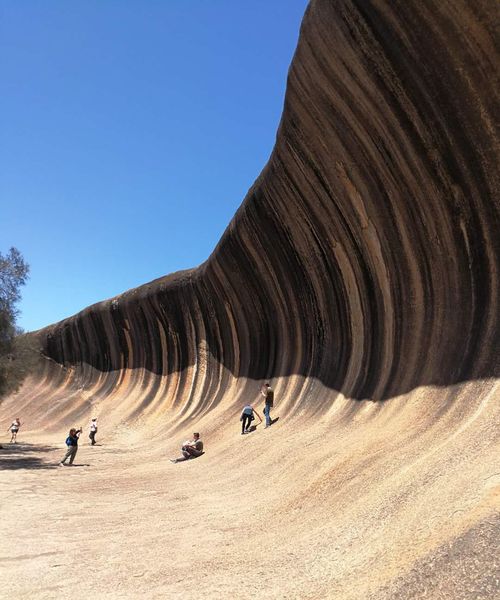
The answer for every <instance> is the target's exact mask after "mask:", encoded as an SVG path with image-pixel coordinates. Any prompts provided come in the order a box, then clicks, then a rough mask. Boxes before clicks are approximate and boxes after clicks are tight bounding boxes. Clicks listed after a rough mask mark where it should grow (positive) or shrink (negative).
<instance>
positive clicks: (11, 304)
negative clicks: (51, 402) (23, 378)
mask: <svg viewBox="0 0 500 600" xmlns="http://www.w3.org/2000/svg"><path fill="white" fill-rule="evenodd" d="M28 274H29V266H28V264H27V263H26V262H25V261H24V258H23V257H22V255H21V253H20V252H19V250H17V249H16V248H11V249H10V250H9V252H8V253H7V254H6V255H5V256H4V255H3V254H2V253H1V252H0V395H1V394H4V393H5V392H7V391H10V390H11V389H14V388H16V387H17V385H19V381H18V380H17V379H18V378H17V377H16V378H15V379H16V381H14V380H13V378H12V375H13V374H14V373H16V372H17V370H18V369H16V368H13V362H14V361H15V358H16V357H15V343H14V339H15V336H16V335H18V334H19V333H21V332H20V330H19V329H17V327H16V319H17V316H18V315H19V310H18V308H17V304H18V302H19V300H20V299H21V292H20V288H21V286H23V285H24V284H25V283H26V281H27V279H28Z"/></svg>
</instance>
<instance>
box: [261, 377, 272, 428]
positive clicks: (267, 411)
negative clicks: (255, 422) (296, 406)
mask: <svg viewBox="0 0 500 600" xmlns="http://www.w3.org/2000/svg"><path fill="white" fill-rule="evenodd" d="M260 393H261V394H262V396H264V399H265V402H266V404H265V406H264V416H265V417H266V428H267V427H271V423H272V420H271V408H272V407H273V405H274V390H273V388H272V387H271V386H270V385H269V383H265V384H264V385H263V386H262V387H261V388H260Z"/></svg>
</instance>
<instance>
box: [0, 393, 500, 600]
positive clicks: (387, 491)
mask: <svg viewBox="0 0 500 600" xmlns="http://www.w3.org/2000/svg"><path fill="white" fill-rule="evenodd" d="M495 390H496V388H495V387H494V388H489V391H488V393H487V394H484V395H483V396H481V395H479V397H478V400H477V402H476V404H475V405H474V406H469V407H468V410H467V412H464V410H463V405H462V408H460V409H458V408H457V409H456V410H459V413H460V414H459V415H457V414H455V413H454V410H451V409H449V410H448V411H447V412H446V414H444V415H443V414H441V415H440V416H439V417H438V416H437V412H436V393H435V391H434V392H433V395H432V398H433V400H432V401H431V400H429V398H430V395H429V396H426V392H425V390H422V392H421V393H420V394H419V395H417V396H416V395H415V394H414V395H413V396H412V399H411V400H409V399H408V398H401V399H394V400H392V401H390V402H388V403H385V404H384V405H383V406H380V405H376V404H374V403H368V402H367V403H357V404H356V412H355V413H353V412H352V409H351V411H350V412H351V416H350V417H349V418H347V417H346V415H347V413H346V410H347V408H346V407H347V406H348V405H347V404H346V406H345V407H344V409H343V410H339V412H338V413H335V412H334V413H333V414H329V415H325V416H323V417H319V418H316V419H314V420H313V419H309V418H308V416H307V414H304V415H297V416H295V417H294V418H286V415H283V414H281V415H280V411H279V408H277V409H276V410H275V415H274V416H280V417H281V418H280V420H279V421H278V422H277V423H275V424H274V425H273V426H272V427H271V428H269V429H267V430H264V429H263V428H262V426H259V427H258V428H257V430H256V431H255V432H253V433H251V434H249V435H245V436H241V435H240V433H239V423H238V421H237V419H236V420H235V421H233V422H226V423H225V424H223V422H222V421H221V419H220V415H218V414H217V410H215V411H213V412H212V413H210V414H208V415H207V416H205V417H203V419H202V420H201V422H200V427H196V428H197V429H198V428H199V429H200V431H201V432H202V434H203V435H202V437H203V439H204V441H205V445H206V450H207V452H206V454H205V455H204V456H202V457H201V458H198V459H195V460H192V461H189V462H185V463H181V464H172V463H170V462H169V461H168V457H169V456H172V455H175V454H177V448H178V446H179V444H180V442H182V440H183V439H185V438H186V437H189V434H190V433H191V429H194V427H192V428H189V429H188V426H187V425H186V431H185V432H179V431H176V432H175V434H174V433H168V431H167V432H166V433H165V432H163V433H161V432H160V429H159V428H155V427H154V426H151V427H148V426H144V424H141V425H140V427H142V428H141V429H139V423H137V427H135V426H134V424H133V423H129V424H127V425H121V426H119V427H118V426H117V427H115V428H114V429H112V428H109V427H108V426H107V425H106V423H105V422H104V421H103V422H101V423H100V429H99V433H98V444H99V445H97V446H95V447H90V446H89V444H88V439H87V437H86V433H84V435H83V436H82V441H81V443H80V448H79V451H78V454H77V458H76V461H75V465H76V466H74V467H71V468H69V467H58V466H57V465H58V462H59V460H60V459H61V457H62V456H63V454H64V449H65V446H64V439H65V435H66V432H65V431H61V432H60V433H58V434H55V433H54V434H43V433H41V432H40V431H38V432H36V433H35V432H30V431H29V427H28V426H27V425H26V426H25V427H23V428H22V429H21V432H20V434H19V444H17V445H10V444H9V443H8V437H7V434H5V435H4V436H2V439H1V442H2V444H3V447H4V449H3V450H1V451H0V468H1V472H0V506H1V516H2V518H1V522H0V534H1V539H2V543H1V551H0V566H1V571H2V588H1V589H0V597H2V598H16V599H17V598H38V599H41V598H47V599H48V598H54V599H57V598H63V597H65V596H67V595H68V594H70V593H71V594H73V593H74V594H77V595H78V597H88V596H92V597H95V598H104V597H108V598H137V597H145V598H183V597H185V596H186V595H190V596H192V595H198V596H201V597H205V598H214V599H225V598H228V599H229V598H241V599H246V598H284V599H292V598H293V599H301V600H302V599H309V598H311V599H312V598H342V599H344V598H345V599H357V598H425V597H427V598H476V599H477V598H494V597H498V596H497V594H498V593H499V590H500V587H499V584H498V581H499V579H500V577H499V565H498V558H497V556H496V554H497V553H496V550H495V549H496V540H497V539H498V530H499V519H498V509H499V487H500V485H499V484H500V465H499V464H498V419H497V417H498V408H495V407H497V406H498V395H497V394H496V392H495ZM443 393H444V392H443ZM458 406H461V405H460V403H458V404H457V407H458ZM9 410H12V408H11V407H9V406H8V405H3V406H2V412H1V416H2V417H3V418H4V419H5V418H6V416H5V413H8V412H9ZM459 416H460V418H457V417H459ZM7 424H8V423H7ZM79 424H80V423H76V425H79ZM82 424H83V423H82ZM149 436H151V437H150V438H149ZM6 442H7V443H6Z"/></svg>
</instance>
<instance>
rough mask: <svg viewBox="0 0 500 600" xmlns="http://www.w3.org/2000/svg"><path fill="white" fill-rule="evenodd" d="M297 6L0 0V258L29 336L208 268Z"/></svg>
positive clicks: (274, 115)
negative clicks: (13, 277)
mask: <svg viewBox="0 0 500 600" xmlns="http://www.w3.org/2000/svg"><path fill="white" fill-rule="evenodd" d="M306 5H307V0H135V1H130V0H129V1H127V0H106V1H102V0H77V1H71V2H69V1H67V0H61V1H55V0H54V1H52V0H46V1H44V2H40V1H34V0H33V1H30V0H23V1H19V0H2V2H1V3H0V56H1V57H2V59H1V61H0V89H1V91H0V252H2V253H5V252H7V251H8V249H9V248H10V246H15V247H17V248H18V249H19V250H20V251H21V253H22V254H23V255H24V257H25V259H26V260H27V262H28V263H29V264H30V266H31V278H30V281H29V282H28V284H27V285H26V287H25V288H23V300H22V302H21V304H20V308H21V311H22V314H21V316H20V319H19V325H20V326H21V327H23V328H24V329H26V330H33V329H38V328H40V327H43V326H45V325H48V324H50V323H53V322H55V321H59V320H60V319H63V318H65V317H67V316H70V315H72V314H74V313H76V312H78V311H79V310H81V309H82V308H84V307H86V306H88V305H89V304H93V303H94V302H98V301H100V300H104V299H106V298H109V297H111V296H114V295H116V294H119V293H121V292H123V291H125V290H127V289H129V288H131V287H135V286H138V285H141V284H143V283H146V282H148V281H150V280H152V279H155V278H156V277H160V276H162V275H166V274H168V273H171V272H173V271H177V270H179V269H185V268H190V267H195V266H197V265H199V264H200V263H202V262H203V261H204V260H206V259H207V258H208V256H209V255H210V253H211V252H212V250H213V248H214V247H215V245H216V244H217V241H218V240H219V238H220V236H221V235H222V233H223V231H224V229H225V228H226V226H227V224H228V223H229V221H230V219H231V217H232V216H233V214H234V213H235V211H236V209H237V208H238V206H239V205H240V204H241V202H242V200H243V198H244V196H245V194H246V192H247V190H248V188H249V187H250V186H251V185H252V183H253V181H254V180H255V179H256V177H257V176H258V175H259V173H260V171H261V170H262V168H263V167H264V165H265V163H266V162H267V159H268V157H269V154H270V153H271V150H272V148H273V145H274V140H275V136H276V130H277V127H278V123H279V119H280V116H281V112H282V107H283V97H284V92H285V85H286V75H287V70H288V67H289V65H290V61H291V59H292V56H293V53H294V50H295V47H296V44H297V39H298V32H299V27H300V22H301V19H302V16H303V13H304V11H305V8H306Z"/></svg>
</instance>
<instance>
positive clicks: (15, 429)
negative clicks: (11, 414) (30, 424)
mask: <svg viewBox="0 0 500 600" xmlns="http://www.w3.org/2000/svg"><path fill="white" fill-rule="evenodd" d="M19 427H21V421H20V420H19V417H16V418H15V419H14V420H13V421H12V425H11V426H10V427H9V429H7V431H9V430H10V433H11V434H12V435H11V438H10V443H11V444H12V442H14V444H17V439H16V438H17V432H18V431H19Z"/></svg>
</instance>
